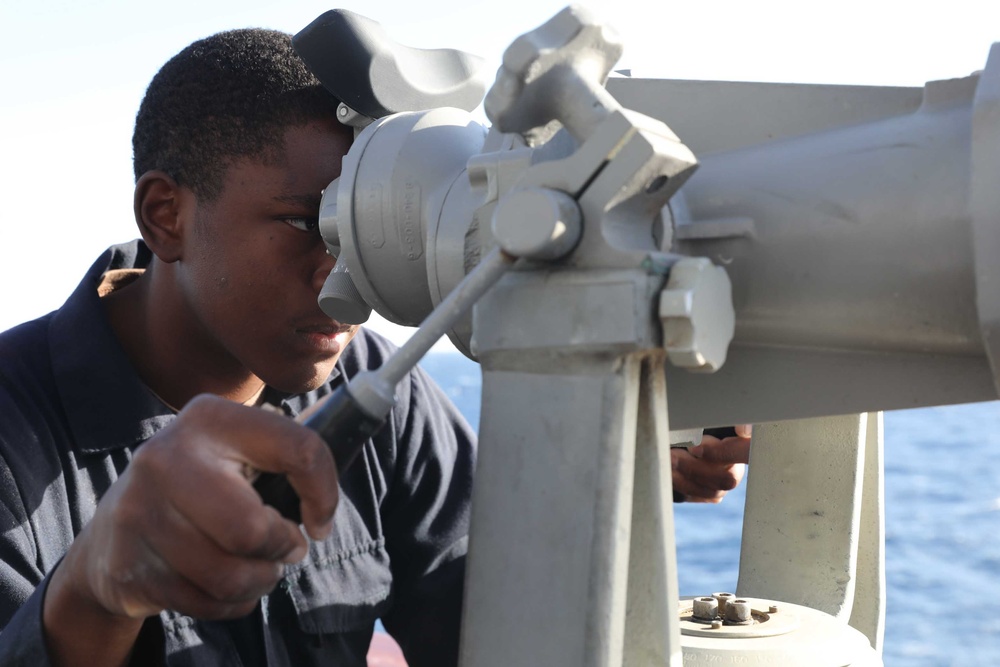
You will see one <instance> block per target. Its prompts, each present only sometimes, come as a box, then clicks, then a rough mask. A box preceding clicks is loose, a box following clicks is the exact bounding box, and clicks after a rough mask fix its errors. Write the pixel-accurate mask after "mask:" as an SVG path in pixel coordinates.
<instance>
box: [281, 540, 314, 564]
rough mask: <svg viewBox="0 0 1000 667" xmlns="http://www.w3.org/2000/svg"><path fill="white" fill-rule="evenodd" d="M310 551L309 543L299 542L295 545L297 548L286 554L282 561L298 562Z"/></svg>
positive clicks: (288, 562) (286, 562)
mask: <svg viewBox="0 0 1000 667" xmlns="http://www.w3.org/2000/svg"><path fill="white" fill-rule="evenodd" d="M308 553H309V544H308V543H306V544H297V545H295V548H293V549H292V550H291V551H289V552H288V553H286V554H285V556H284V557H283V558H282V559H281V562H282V563H285V564H291V563H298V562H300V561H301V560H302V559H303V558H305V557H306V554H308Z"/></svg>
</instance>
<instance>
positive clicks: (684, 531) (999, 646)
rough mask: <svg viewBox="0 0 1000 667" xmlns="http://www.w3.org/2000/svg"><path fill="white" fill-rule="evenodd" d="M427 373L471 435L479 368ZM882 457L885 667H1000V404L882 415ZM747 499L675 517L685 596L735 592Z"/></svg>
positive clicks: (441, 356)
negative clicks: (986, 666)
mask: <svg viewBox="0 0 1000 667" xmlns="http://www.w3.org/2000/svg"><path fill="white" fill-rule="evenodd" d="M422 366H423V367H424V368H425V369H426V370H427V372H428V373H429V374H430V375H431V376H432V377H434V378H435V380H437V382H438V383H439V384H440V385H441V386H442V388H443V389H444V390H445V392H446V393H447V394H448V395H449V396H450V397H451V399H452V400H453V401H454V402H455V404H456V405H457V406H458V407H459V409H460V410H461V411H462V413H463V414H464V415H465V416H466V418H467V419H468V420H469V421H470V423H472V425H473V426H476V425H477V424H478V423H479V395H480V386H481V378H480V372H479V367H478V366H477V365H476V364H474V363H473V362H471V361H469V360H468V359H466V358H465V357H463V356H462V355H460V354H457V353H433V354H430V355H428V356H427V357H426V358H425V359H424V361H423V362H422ZM885 449H886V452H885V496H886V499H885V505H886V580H887V582H886V583H887V590H888V603H887V612H886V633H885V652H884V661H885V665H886V666H887V667H903V666H906V667H911V666H917V667H923V666H927V667H958V666H959V665H962V666H964V665H971V664H996V663H995V662H994V661H997V662H1000V604H998V602H1000V403H996V402H993V403H976V404H971V405H958V406H945V407H936V408H925V409H919V410H905V411H897V412H887V413H886V414H885ZM749 474H753V472H752V471H751V472H750V473H749ZM744 491H745V485H741V486H740V488H739V489H737V490H735V491H733V492H731V493H730V494H729V495H728V496H727V497H726V499H725V500H724V501H723V502H722V503H721V504H720V505H712V506H708V505H693V504H683V505H676V506H675V508H676V520H677V542H678V554H677V556H678V577H679V579H680V589H681V593H682V594H685V595H695V594H702V593H707V592H711V591H720V590H733V589H735V588H736V579H737V574H738V567H739V563H738V561H739V548H740V536H741V532H742V528H743V501H744ZM973 603H975V604H973ZM970 608H972V609H976V608H979V609H981V611H974V612H970V611H969V609H970Z"/></svg>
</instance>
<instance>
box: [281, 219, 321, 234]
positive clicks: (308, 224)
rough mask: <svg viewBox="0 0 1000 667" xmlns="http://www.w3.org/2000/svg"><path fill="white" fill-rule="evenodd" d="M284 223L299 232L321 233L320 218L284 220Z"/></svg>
mask: <svg viewBox="0 0 1000 667" xmlns="http://www.w3.org/2000/svg"><path fill="white" fill-rule="evenodd" d="M284 221H285V222H286V223H288V224H289V225H291V226H292V227H294V228H295V229H298V230H299V231H303V232H316V231H319V218H284Z"/></svg>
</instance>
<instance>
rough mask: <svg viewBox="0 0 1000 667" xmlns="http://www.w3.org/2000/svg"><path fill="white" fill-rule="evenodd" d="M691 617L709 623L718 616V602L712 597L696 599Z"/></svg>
mask: <svg viewBox="0 0 1000 667" xmlns="http://www.w3.org/2000/svg"><path fill="white" fill-rule="evenodd" d="M693 604H694V608H693V615H694V617H695V618H697V619H698V620H701V621H711V620H713V619H714V618H715V617H716V616H718V615H719V601H718V600H716V599H715V598H713V597H704V598H696V599H695V600H694V603H693Z"/></svg>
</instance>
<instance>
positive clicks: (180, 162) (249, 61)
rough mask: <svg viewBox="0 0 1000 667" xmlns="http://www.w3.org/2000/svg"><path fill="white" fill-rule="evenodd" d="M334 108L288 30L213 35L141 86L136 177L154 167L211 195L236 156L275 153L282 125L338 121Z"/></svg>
mask: <svg viewBox="0 0 1000 667" xmlns="http://www.w3.org/2000/svg"><path fill="white" fill-rule="evenodd" d="M336 108H337V100H336V99H335V98H334V97H333V96H332V95H331V94H330V93H329V92H327V91H326V90H325V89H324V88H323V87H322V85H321V84H320V83H319V81H318V80H317V79H316V77H315V76H313V75H312V73H310V72H309V70H308V69H307V68H306V66H305V64H304V63H303V62H302V60H301V59H300V58H299V57H298V55H296V53H295V51H294V50H293V48H292V40H291V35H288V34H286V33H283V32H279V31H276V30H263V29H244V30H232V31H228V32H221V33H218V34H216V35H213V36H211V37H207V38H205V39H202V40H199V41H197V42H195V43H193V44H191V45H190V46H188V47H187V48H185V49H184V50H183V51H181V52H180V53H178V54H177V55H176V56H174V57H173V58H171V59H170V60H169V61H167V63H166V64H165V65H164V66H163V67H162V68H161V69H160V71H159V72H157V74H156V76H154V77H153V80H152V82H151V83H150V84H149V88H147V89H146V95H145V97H144V98H143V100H142V104H141V105H140V106H139V113H138V114H137V115H136V119H135V132H134V133H133V135H132V156H133V168H134V171H135V178H136V180H138V179H139V177H140V176H142V174H144V173H146V172H147V171H150V170H153V169H159V170H162V171H164V172H166V173H167V174H169V175H170V176H171V177H172V178H173V179H174V180H176V181H177V182H178V183H179V184H181V185H185V186H187V187H188V188H190V189H191V190H192V191H193V192H194V193H195V195H196V196H197V197H198V198H199V199H202V200H212V199H214V198H215V197H216V196H218V194H219V193H220V191H221V189H222V181H223V177H224V175H225V170H226V169H227V168H228V166H229V165H230V164H232V163H233V162H234V161H236V160H238V159H240V158H247V157H249V158H257V157H263V158H265V159H266V158H268V157H269V156H273V155H275V154H276V153H277V151H279V150H280V148H281V141H282V138H283V137H284V132H285V130H286V129H288V128H289V127H292V126H296V125H303V124H306V123H308V122H310V121H314V120H318V119H322V118H335V117H336V116H335V114H336Z"/></svg>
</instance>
